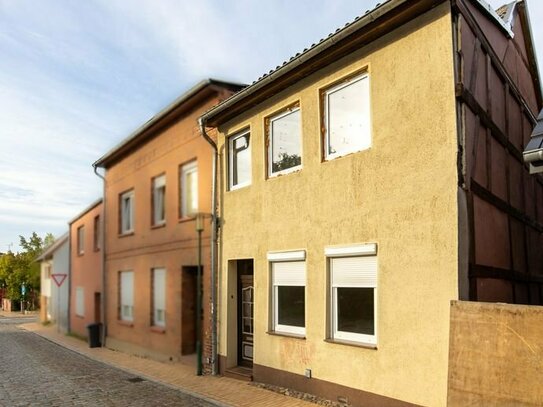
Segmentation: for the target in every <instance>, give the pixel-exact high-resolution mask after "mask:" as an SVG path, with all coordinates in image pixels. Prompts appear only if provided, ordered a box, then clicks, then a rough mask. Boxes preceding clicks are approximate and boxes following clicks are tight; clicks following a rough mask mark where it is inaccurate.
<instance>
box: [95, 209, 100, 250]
mask: <svg viewBox="0 0 543 407" xmlns="http://www.w3.org/2000/svg"><path fill="white" fill-rule="evenodd" d="M98 250H100V216H95V217H94V251H98Z"/></svg>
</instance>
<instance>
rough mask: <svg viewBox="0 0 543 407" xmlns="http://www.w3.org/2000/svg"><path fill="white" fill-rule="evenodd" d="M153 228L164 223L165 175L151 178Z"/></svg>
mask: <svg viewBox="0 0 543 407" xmlns="http://www.w3.org/2000/svg"><path fill="white" fill-rule="evenodd" d="M152 184H153V198H152V199H153V202H152V205H151V206H152V208H153V215H152V216H153V217H152V222H153V223H152V224H153V226H160V225H163V224H164V223H166V202H164V199H165V197H166V175H160V176H158V177H155V178H153V181H152Z"/></svg>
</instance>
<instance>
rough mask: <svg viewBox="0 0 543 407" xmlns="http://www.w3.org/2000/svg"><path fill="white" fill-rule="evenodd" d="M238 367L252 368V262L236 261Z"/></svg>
mask: <svg viewBox="0 0 543 407" xmlns="http://www.w3.org/2000/svg"><path fill="white" fill-rule="evenodd" d="M237 266H238V267H237V269H238V365H240V366H246V367H252V366H253V332H254V330H253V313H254V305H253V304H254V285H253V260H238V264H237Z"/></svg>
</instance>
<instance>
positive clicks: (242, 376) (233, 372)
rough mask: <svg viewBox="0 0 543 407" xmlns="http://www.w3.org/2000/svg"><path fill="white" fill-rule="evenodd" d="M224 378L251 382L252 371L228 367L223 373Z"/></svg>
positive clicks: (247, 368)
mask: <svg viewBox="0 0 543 407" xmlns="http://www.w3.org/2000/svg"><path fill="white" fill-rule="evenodd" d="M224 376H225V377H229V378H231V379H237V380H243V381H245V382H252V381H253V369H251V368H249V367H244V366H235V367H230V368H228V369H226V370H225V371H224Z"/></svg>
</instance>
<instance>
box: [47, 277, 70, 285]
mask: <svg viewBox="0 0 543 407" xmlns="http://www.w3.org/2000/svg"><path fill="white" fill-rule="evenodd" d="M51 277H53V281H54V282H55V284H56V285H57V287H60V286H61V285H62V283H63V282H64V280H66V277H68V274H51Z"/></svg>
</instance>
